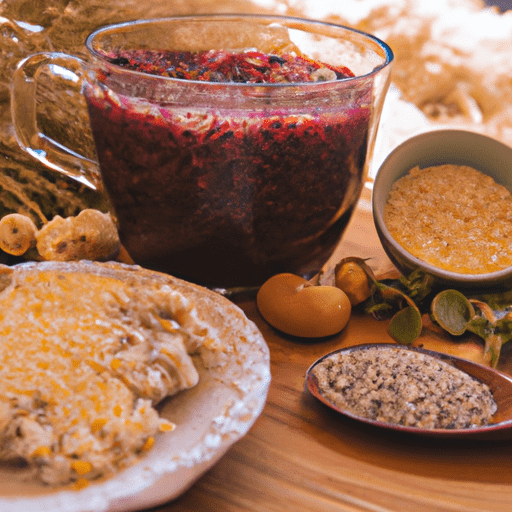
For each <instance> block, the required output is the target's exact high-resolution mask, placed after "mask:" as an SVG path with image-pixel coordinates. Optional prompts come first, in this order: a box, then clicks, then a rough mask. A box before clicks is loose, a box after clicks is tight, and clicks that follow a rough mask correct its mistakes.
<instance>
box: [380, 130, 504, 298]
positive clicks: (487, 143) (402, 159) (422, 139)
mask: <svg viewBox="0 0 512 512" xmlns="http://www.w3.org/2000/svg"><path fill="white" fill-rule="evenodd" d="M441 164H456V165H467V166H470V167H473V168H474V169H477V170H479V171H481V172H484V173H485V174H488V175H489V176H491V177H492V178H494V180H495V181H496V182H498V183H501V184H502V185H504V186H505V187H506V188H508V189H509V190H511V191H512V147H509V146H507V145H505V144H503V143H501V142H499V141H497V140H495V139H492V138H490V137H487V136H485V135H482V134H478V133H474V132H469V131H464V130H453V129H448V130H436V131H431V132H426V133H422V134H420V135H416V136H415V137H412V138H410V139H408V140H406V141H405V142H403V143H402V144H401V145H399V146H398V147H396V148H395V149H394V150H393V151H392V152H391V153H390V154H389V155H388V157H387V158H386V160H384V162H383V164H382V165H381V167H380V168H379V170H378V172H377V175H376V178H375V183H374V186H373V197H372V207H373V218H374V222H375V227H376V229H377V233H378V235H379V238H380V240H381V243H382V245H383V247H384V250H385V251H386V254H387V255H388V257H389V258H390V259H391V261H392V262H393V263H394V265H395V266H396V267H397V268H398V269H399V270H400V272H402V273H403V274H404V275H407V274H409V273H410V272H412V271H413V270H415V269H417V268H420V269H422V270H424V271H425V272H427V273H428V274H430V275H431V276H432V277H433V278H434V280H435V283H436V284H437V285H439V286H443V287H453V288H457V289H475V290H482V289H489V290H490V289H493V290H496V289H497V288H505V287H509V286H512V266H511V267H508V268H506V269H503V270H500V271H497V272H491V273H487V274H461V273H456V272H450V271H447V270H444V269H440V268H437V267H435V266H433V265H430V264H428V263H426V262H424V261H422V260H420V259H418V258H416V257H415V256H413V255H412V254H410V253H409V252H408V251H406V250H405V249H404V248H403V247H402V246H401V245H400V244H398V242H397V241H396V240H395V239H394V238H393V237H392V236H391V234H390V232H389V230H388V229H387V227H386V225H385V223H384V206H385V204H386V201H387V198H388V195H389V192H390V190H391V187H392V186H393V183H394V182H395V181H397V180H398V179H399V178H401V177H402V176H404V175H405V174H407V173H408V172H409V170H410V169H412V168H413V167H415V166H416V165H417V166H419V167H420V168H422V167H430V166H434V165H441ZM454 186H457V184H456V183H454Z"/></svg>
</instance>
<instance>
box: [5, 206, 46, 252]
mask: <svg viewBox="0 0 512 512" xmlns="http://www.w3.org/2000/svg"><path fill="white" fill-rule="evenodd" d="M36 231H37V227H36V225H35V224H34V223H33V222H32V219H31V218H30V217H27V216H26V215H21V214H19V213H10V214H9V215H6V216H5V217H2V219H1V220H0V249H2V251H4V252H6V253H8V254H12V255H13V256H21V255H22V254H25V253H26V252H27V251H28V250H29V249H30V247H32V245H34V244H35V235H36Z"/></svg>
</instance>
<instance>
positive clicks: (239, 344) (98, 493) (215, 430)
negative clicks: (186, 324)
mask: <svg viewBox="0 0 512 512" xmlns="http://www.w3.org/2000/svg"><path fill="white" fill-rule="evenodd" d="M196 293H198V295H197V297H196V298H198V299H199V300H201V294H202V293H203V292H201V291H199V292H197V290H196ZM211 295H213V292H209V291H207V290H205V291H204V297H205V298H208V296H210V298H211ZM218 297H219V300H220V302H218V303H217V304H216V308H217V310H218V311H217V310H216V312H215V313H214V316H215V315H217V313H218V318H217V319H216V320H217V321H219V322H220V321H222V325H223V327H222V328H223V329H229V331H230V332H231V333H232V334H234V335H233V336H231V335H230V336H229V337H228V339H226V340H225V338H222V340H223V341H224V340H225V345H223V346H216V347H211V348H209V349H205V348H203V349H202V352H201V353H200V354H198V355H197V356H194V358H195V362H196V367H197V368H198V371H199V374H200V380H199V384H198V385H197V386H196V387H194V388H192V389H190V390H186V391H184V392H182V393H180V394H178V395H176V396H175V397H172V398H170V399H168V400H167V401H166V402H164V404H163V405H162V406H161V407H159V410H160V412H161V415H162V416H163V417H165V418H167V419H169V420H170V421H172V422H174V423H175V424H176V425H177V427H176V429H175V430H174V431H173V432H168V433H163V434H161V435H160V436H159V437H158V439H157V440H156V442H155V445H154V446H153V448H152V449H151V450H150V451H149V452H148V453H147V454H146V455H145V456H144V458H143V459H142V460H141V461H140V462H139V463H137V464H135V465H133V466H131V467H129V468H127V469H126V470H123V471H121V472H120V473H118V474H117V475H116V476H114V477H112V478H110V479H106V480H103V481H100V482H98V483H91V484H90V485H89V486H88V487H86V488H84V489H82V490H79V491H75V490H70V489H65V490H58V489H57V490H51V489H49V488H47V487H43V486H42V485H40V484H37V483H35V482H34V481H33V480H30V479H29V480H27V470H26V469H23V468H21V467H20V468H13V467H12V466H7V465H2V464H1V463H0V511H2V512H41V511H43V510H47V511H51V512H121V511H123V512H126V511H134V510H140V509H141V508H150V507H154V506H156V505H159V504H162V503H164V502H166V501H169V500H172V499H174V498H176V497H178V496H179V495H180V494H181V493H183V492H184V491H185V490H186V489H188V488H189V487H190V486H191V485H192V484H193V483H194V482H195V481H196V480H197V479H198V478H199V477H200V476H201V475H202V474H203V473H205V472H206V471H207V470H208V469H209V468H211V467H212V466H213V465H214V464H215V463H216V462H217V461H218V460H219V459H220V457H221V456H222V455H223V454H225V453H226V451H227V450H228V449H229V447H230V446H231V445H232V444H233V443H234V442H236V441H237V440H239V439H240V438H241V437H242V436H244V435H245V434H246V433H247V432H248V431H249V429H250V427H251V426H252V425H253V423H254V422H255V420H256V418H257V417H258V416H259V415H260V413H261V411H262V410H263V407H264V405H265V401H266V397H267V393H268V387H269V384H270V358H269V352H268V347H267V345H266V343H265V341H264V339H263V337H262V335H261V333H260V332H259V331H258V329H257V328H256V326H255V325H254V324H253V323H252V322H250V321H248V320H247V319H246V318H245V315H244V314H243V312H242V311H241V310H240V309H239V308H238V307H236V306H235V305H233V304H232V303H231V302H229V301H228V300H227V299H224V298H223V297H220V296H218ZM214 300H215V302H217V300H216V299H214Z"/></svg>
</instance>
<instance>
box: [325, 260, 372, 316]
mask: <svg viewBox="0 0 512 512" xmlns="http://www.w3.org/2000/svg"><path fill="white" fill-rule="evenodd" d="M334 283H335V285H336V286H337V287H338V288H340V289H341V290H343V291H344V292H345V293H346V294H347V296H348V298H349V299H350V303H351V304H352V306H356V305H357V304H360V303H361V302H364V301H365V300H366V299H367V298H368V297H369V296H370V295H371V287H370V281H369V280H368V276H367V275H366V272H365V271H364V270H363V269H362V267H361V266H360V265H358V264H357V263H356V262H354V261H344V262H342V263H341V264H340V265H338V266H337V267H336V270H335V273H334Z"/></svg>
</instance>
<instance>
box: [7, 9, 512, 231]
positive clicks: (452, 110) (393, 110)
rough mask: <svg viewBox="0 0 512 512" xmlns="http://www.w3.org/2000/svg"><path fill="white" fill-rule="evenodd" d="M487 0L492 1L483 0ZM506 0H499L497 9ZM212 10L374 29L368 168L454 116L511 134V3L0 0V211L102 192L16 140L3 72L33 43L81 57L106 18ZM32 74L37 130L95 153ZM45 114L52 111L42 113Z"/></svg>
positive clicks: (72, 101)
mask: <svg viewBox="0 0 512 512" xmlns="http://www.w3.org/2000/svg"><path fill="white" fill-rule="evenodd" d="M490 1H491V0H490ZM509 1H510V0H496V2H502V4H501V6H502V9H503V10H506V8H507V2H509ZM210 12H261V13H265V12H266V13H269V12H270V13H274V14H282V15H285V14H289V15H296V16H301V17H307V18H313V19H322V20H329V21H334V22H338V23H342V24H345V25H349V26H352V27H355V28H358V29H360V30H364V31H368V32H371V33H373V34H375V35H376V36H378V37H380V38H382V39H384V40H385V41H386V42H387V43H388V44H390V46H391V47H392V49H393V51H394V53H395V64H394V70H393V84H392V87H391V89H390V92H389V94H388V97H387V99H386V103H385V107H384V112H383V118H382V122H381V128H380V132H379V136H378V139H377V147H376V151H375V155H374V161H373V164H372V167H371V169H370V174H371V175H374V174H375V172H376V171H377V169H378V166H379V164H380V162H381V161H382V160H383V159H384V158H385V156H386V155H387V154H388V153H389V151H391V149H393V147H395V146H396V145H397V144H399V143H400V142H401V141H403V140H404V139H406V138H408V137H410V136H411V135H413V134H415V133H418V132H421V131H425V130H431V129H435V128H438V127H446V126H450V127H451V126H455V127H464V128H466V129H470V130H473V131H479V132H483V133H486V134H488V135H491V136H492V137H495V138H497V139H499V140H501V141H503V142H505V143H507V144H510V145H512V11H507V12H502V10H500V9H499V8H498V7H487V6H486V5H485V4H484V3H483V0H344V1H343V2H340V1H338V0H254V1H252V2H251V1H248V0H247V1H246V0H222V1H220V0H219V1H215V0H172V1H169V0H151V1H141V0H116V1H113V0H80V1H73V0H72V1H69V0H0V27H1V29H2V30H0V51H1V59H2V66H1V67H0V216H2V215H3V214H5V213H9V212H10V211H22V212H24V213H26V214H29V215H30V216H32V218H33V219H34V220H35V221H36V222H37V223H42V222H44V221H45V219H49V218H51V217H53V215H55V214H60V215H63V216H68V215H73V214H75V213H76V212H77V211H79V210H81V209H82V208H84V207H88V206H92V207H98V208H100V209H107V208H108V202H106V201H105V198H104V197H103V196H101V195H100V194H96V193H93V192H91V191H89V190H87V189H84V188H82V187H80V186H79V185H77V184H76V183H75V182H73V181H71V180H67V179H63V178H62V177H59V176H56V175H55V173H52V172H48V171H47V170H46V169H45V168H44V167H43V166H42V165H41V164H39V163H37V162H36V161H35V160H33V159H31V158H30V157H29V156H27V155H25V154H24V152H23V151H21V150H20V149H19V147H18V145H17V142H16V140H15V137H14V132H13V129H12V122H11V114H10V94H9V82H10V80H11V76H12V73H13V70H14V69H15V66H16V65H17V63H18V62H19V61H20V60H21V59H23V58H24V57H26V56H27V55H30V54H31V53H34V52H36V51H64V52H68V53H72V54H74V55H78V56H82V57H84V58H86V57H87V56H86V55H85V51H84V40H85V37H86V35H87V34H88V33H89V32H91V31H92V30H93V29H94V28H96V27H98V26H101V25H105V24H108V23H113V22H118V21H126V20H133V19H138V18H152V17H159V16H170V15H181V14H190V13H210ZM59 87H60V85H58V84H55V83H53V82H52V81H50V80H49V79H48V80H45V77H44V76H43V77H42V79H41V86H40V88H41V92H40V95H41V98H42V101H41V103H40V105H39V107H38V108H39V110H38V112H39V113H38V124H39V126H40V128H41V130H42V131H44V132H45V133H47V134H49V135H50V136H52V137H53V138H55V139H56V140H57V141H59V142H61V143H63V144H67V145H69V146H71V147H73V148H74V149H76V150H78V151H79V152H81V153H82V154H84V155H86V156H89V157H91V158H94V148H93V144H92V138H91V135H90V132H89V128H88V122H87V116H86V112H85V107H84V104H83V102H82V101H80V100H79V98H78V97H77V96H76V95H75V96H72V95H69V94H67V93H66V92H65V90H64V89H63V90H60V89H59ZM50 117H51V122H50V121H49V118H50Z"/></svg>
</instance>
